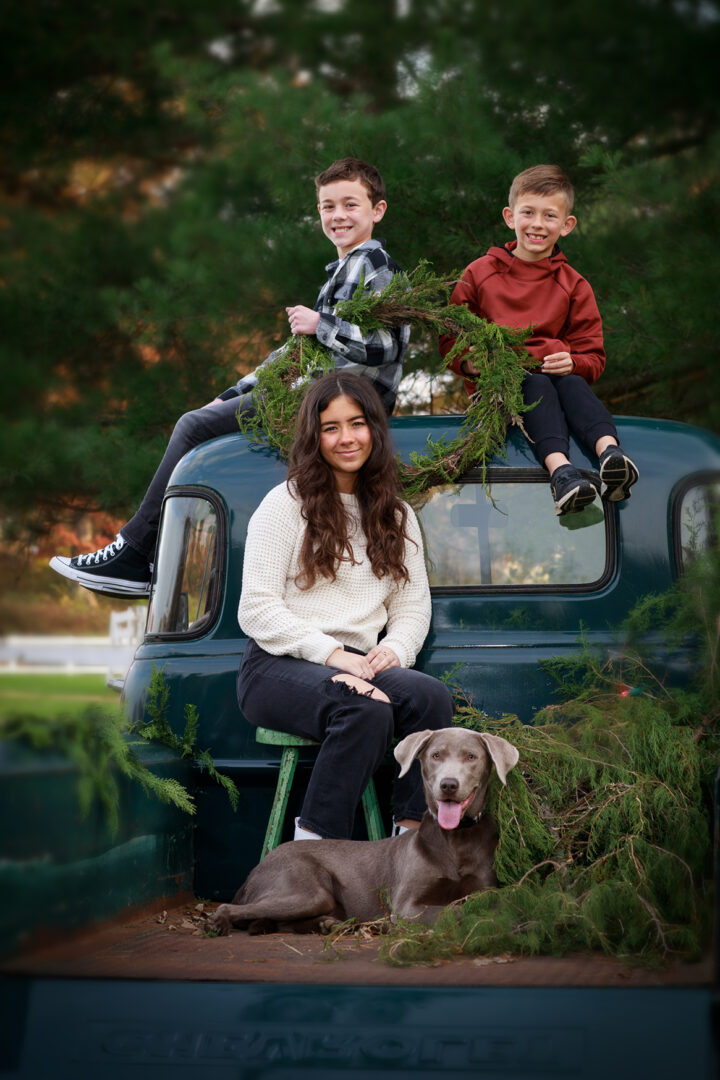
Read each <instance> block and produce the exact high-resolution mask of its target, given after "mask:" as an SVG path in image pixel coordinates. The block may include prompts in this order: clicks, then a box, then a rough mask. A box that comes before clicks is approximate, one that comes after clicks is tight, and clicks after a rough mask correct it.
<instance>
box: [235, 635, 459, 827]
mask: <svg viewBox="0 0 720 1080" xmlns="http://www.w3.org/2000/svg"><path fill="white" fill-rule="evenodd" d="M340 674H342V673H341V672H340V671H338V669H337V668H332V667H326V666H325V665H323V664H313V663H310V661H308V660H297V659H295V658H294V657H291V656H271V655H270V653H267V652H265V650H264V649H261V648H260V646H259V645H258V644H257V643H256V642H254V641H252V640H251V641H249V642H248V644H247V647H246V649H245V654H244V656H243V660H242V663H241V665H240V671H239V673H238V701H239V703H240V708H241V709H242V711H243V713H244V714H245V717H246V718H247V720H249V721H250V723H251V724H256V725H258V726H262V727H269V728H274V729H275V730H277V731H287V732H290V733H292V734H293V735H303V736H305V738H307V739H314V740H315V741H316V742H319V743H320V744H321V745H320V749H319V751H318V755H317V759H316V761H315V765H314V766H313V770H312V773H311V776H310V781H309V783H308V788H307V792H306V794H305V799H304V802H303V805H302V810H301V812H300V824H301V825H302V827H303V828H305V829H309V830H310V831H311V832H315V833H318V835H319V836H323V837H332V838H335V839H345V838H349V837H350V836H351V834H352V827H353V820H354V817H355V810H356V808H357V806H358V804H359V802H360V799H361V798H362V794H363V792H364V790H365V788H366V786H367V783H368V780H369V779H370V777H371V776H372V775H373V773H374V772H375V770H376V769H377V768H378V766H379V765H380V763H381V761H382V760H383V758H384V757H385V754H386V753H387V751H388V749H389V747H390V745H391V743H392V741H393V738H395V737H397V738H398V739H402V738H404V737H405V736H406V735H410V734H411V732H414V731H424V730H425V729H427V728H429V729H432V730H433V731H434V730H437V729H439V728H444V727H450V725H451V724H452V713H453V705H452V698H451V696H450V692H449V691H448V689H447V687H446V686H445V685H444V683H441V682H440V681H439V680H438V679H434V678H432V677H431V676H430V675H425V674H423V672H421V671H415V670H414V669H413V668H397V667H393V668H388V670H387V671H382V672H380V674H379V675H376V676H375V678H374V679H373V680H372V682H373V685H374V686H377V687H378V689H379V690H382V691H383V693H385V694H386V695H387V697H388V698H389V699H390V703H389V704H388V703H387V702H384V701H378V700H377V699H374V698H368V697H364V696H363V695H362V694H355V693H353V692H352V691H351V690H350V688H349V687H348V685H347V684H346V683H343V682H341V681H338V680H335V679H334V676H336V675H340ZM393 804H394V812H395V818H396V820H400V819H402V818H406V817H408V818H413V819H414V820H417V821H419V820H420V818H421V817H422V816H423V814H424V812H425V810H426V805H425V796H424V795H423V790H422V778H421V775H420V766H419V763H418V762H417V761H415V762H414V763H413V765H412V767H411V768H410V770H409V771H408V772H407V773H406V774H405V776H403V777H402V779H398V778H396V780H395V783H394V785H393Z"/></svg>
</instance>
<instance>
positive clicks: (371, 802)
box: [255, 727, 385, 860]
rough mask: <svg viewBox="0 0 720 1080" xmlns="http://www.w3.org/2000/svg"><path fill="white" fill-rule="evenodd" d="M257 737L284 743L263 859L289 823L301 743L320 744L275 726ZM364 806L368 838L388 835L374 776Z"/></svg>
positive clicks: (273, 743)
mask: <svg viewBox="0 0 720 1080" xmlns="http://www.w3.org/2000/svg"><path fill="white" fill-rule="evenodd" d="M255 738H256V740H257V742H259V743H262V744H264V745H270V746H281V747H282V748H283V751H282V757H281V759H280V770H279V772H278V779H277V786H276V788H275V798H274V799H273V804H272V807H271V808H270V817H269V819H268V824H267V830H266V832H265V839H264V841H263V846H262V851H261V852H260V859H261V860H262V859H264V858H265V856H266V855H267V854H268V852H269V851H273V850H274V849H275V848H276V847H277V846H278V844H279V843H280V837H281V836H282V829H283V825H284V823H285V813H286V811H287V805H288V799H289V798H290V788H291V787H292V782H293V778H294V776H295V769H296V767H297V763H298V757H299V748H300V747H301V746H317V745H318V743H316V742H315V741H314V740H313V739H304V738H303V737H302V735H291V734H290V733H289V732H285V731H273V729H272V728H264V727H259V728H257V730H256V734H255ZM362 806H363V812H364V814H365V825H366V827H367V832H368V839H369V840H382V839H383V838H384V837H385V828H384V826H383V821H382V817H381V815H380V806H379V804H378V799H377V794H376V792H375V784H374V782H373V778H372V777H370V780H369V781H368V785H367V787H366V788H365V791H364V792H363V797H362Z"/></svg>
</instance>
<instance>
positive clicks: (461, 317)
mask: <svg viewBox="0 0 720 1080" xmlns="http://www.w3.org/2000/svg"><path fill="white" fill-rule="evenodd" d="M455 280H456V279H455V278H453V277H451V278H449V279H448V278H442V277H438V276H437V275H435V274H433V272H432V270H431V268H430V267H429V265H428V264H427V263H425V262H422V263H420V264H419V266H417V267H416V269H415V270H414V271H413V272H412V273H411V274H410V275H409V276H407V277H406V276H405V275H403V274H395V275H394V276H393V279H392V281H391V282H390V284H389V285H387V286H386V288H385V289H383V290H382V292H380V293H372V292H369V291H366V290H364V289H363V288H362V283H361V284H360V286H359V287H358V289H357V290H356V291H355V293H354V294H353V296H352V297H351V298H350V299H349V300H345V301H343V302H342V303H341V304H339V305H338V309H337V313H338V315H339V316H340V318H342V319H344V320H346V321H348V322H352V323H355V324H356V325H357V326H359V327H360V328H361V329H362V330H363V332H365V333H368V332H370V331H372V330H375V329H378V328H382V327H392V326H398V325H401V324H402V323H409V324H410V325H411V326H412V327H414V328H419V329H420V330H423V331H426V330H430V331H431V332H432V333H433V334H434V335H436V336H438V335H441V334H446V335H448V336H451V337H454V338H455V341H454V344H453V346H452V348H451V350H450V352H449V353H448V354H447V356H446V358H445V360H446V363H447V364H450V363H451V362H452V360H453V359H454V358H455V357H456V356H460V355H463V354H466V355H467V359H468V360H469V361H470V362H471V363H472V364H473V365H474V366H475V368H476V369H477V370H478V375H477V376H475V383H476V386H477V390H476V392H475V394H474V395H473V398H472V400H471V402H470V406H469V408H468V410H467V413H466V415H465V420H464V422H463V425H462V427H461V429H460V432H459V433H458V435H457V437H456V438H455V439H453V440H452V442H447V441H445V440H438V441H436V442H435V441H433V440H432V439H428V443H427V450H426V452H425V453H424V454H418V453H413V454H412V457H411V461H410V463H409V464H405V463H403V462H400V466H399V467H400V477H401V482H402V486H403V492H404V494H405V497H406V498H407V499H408V500H409V501H410V502H417V500H418V499H419V498H421V497H422V494H423V493H424V492H425V491H427V489H428V488H429V487H432V486H434V485H436V484H444V483H448V482H450V481H452V480H455V479H457V477H458V476H460V475H461V474H462V473H463V472H465V471H466V470H467V469H468V468H470V467H475V468H479V469H480V470H481V472H482V475H483V479H484V475H485V470H486V468H487V464H488V462H489V461H490V459H491V458H493V457H501V458H505V457H506V456H507V452H506V439H507V429H508V425H510V424H517V425H518V426H519V427H521V428H522V427H523V424H522V414H523V412H525V411H527V406H526V405H525V404H524V402H523V399H522V389H521V387H522V380H523V376H524V375H525V373H526V371H527V370H528V369H529V368H531V367H535V366H537V361H536V360H535V359H534V358H533V357H531V356H530V354H529V353H527V352H526V351H525V350H524V349H523V348H522V344H523V342H524V340H525V338H526V337H527V334H528V331H527V330H510V329H508V328H507V327H503V326H497V325H496V324H495V323H492V322H488V321H487V320H486V319H481V318H479V317H478V316H477V315H474V314H473V313H472V312H471V311H469V310H468V309H467V308H466V307H463V306H459V305H456V304H450V303H449V293H450V291H451V289H452V287H453V285H454V284H455ZM333 366H334V365H333V361H332V355H331V353H330V351H329V350H328V349H326V348H324V347H323V346H320V345H318V344H317V342H315V341H314V340H312V339H309V338H307V337H305V336H303V335H298V336H297V337H294V338H291V339H290V341H289V342H287V343H286V345H285V347H284V352H283V354H282V355H281V356H280V357H278V358H277V359H276V360H274V361H273V362H272V363H271V364H266V365H263V367H262V368H261V369H260V372H259V373H258V387H257V393H256V395H255V396H256V399H258V400H259V406H258V410H257V413H256V415H255V416H254V417H252V418H250V419H247V418H245V417H244V416H242V415H239V416H238V421H239V423H240V427H241V429H242V430H243V431H244V433H245V434H246V435H247V436H248V438H250V439H253V440H254V441H256V442H262V443H267V444H268V445H270V446H273V447H274V448H275V449H276V450H278V451H279V452H280V454H281V455H282V456H283V457H287V454H288V452H289V449H290V444H291V442H292V435H293V426H294V420H295V417H296V415H297V410H298V408H299V406H300V401H301V400H302V383H303V380H307V378H308V377H309V376H310V375H312V374H317V372H318V371H331V370H332V369H333ZM298 384H300V385H298ZM523 430H524V429H523Z"/></svg>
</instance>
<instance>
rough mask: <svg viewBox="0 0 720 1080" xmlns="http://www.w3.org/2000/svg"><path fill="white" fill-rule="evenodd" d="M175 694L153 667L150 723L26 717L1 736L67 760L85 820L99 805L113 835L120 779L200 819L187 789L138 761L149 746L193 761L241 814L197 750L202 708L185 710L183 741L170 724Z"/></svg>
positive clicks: (98, 716)
mask: <svg viewBox="0 0 720 1080" xmlns="http://www.w3.org/2000/svg"><path fill="white" fill-rule="evenodd" d="M169 693H170V690H169V687H168V685H167V683H166V682H165V679H164V678H163V674H162V671H158V670H157V669H156V667H155V665H154V664H153V674H152V679H151V683H150V687H149V688H148V695H147V701H146V703H145V716H146V717H147V719H145V718H143V720H141V721H138V722H136V723H134V724H131V725H129V726H128V724H127V720H126V718H125V716H124V714H123V713H122V711H121V710H120V709H116V710H112V709H110V710H108V709H100V708H97V707H93V708H89V709H85V710H84V711H83V712H82V713H80V714H78V715H76V716H71V715H67V716H63V715H61V716H57V717H50V718H48V717H39V716H32V715H26V714H22V715H18V716H11V717H8V719H7V720H5V721H4V722H3V725H2V730H1V732H0V735H1V737H2V738H3V739H7V740H20V741H22V742H26V743H29V744H30V746H32V747H34V748H35V749H36V750H52V751H55V752H56V753H60V754H63V755H65V756H67V758H68V759H69V760H70V761H71V762H72V764H73V765H74V766H75V768H76V770H77V774H78V778H77V785H76V790H77V797H78V803H79V807H80V812H81V815H82V816H83V817H85V816H87V814H88V813H89V811H90V809H91V807H92V805H93V803H94V802H95V801H96V800H97V802H98V803H99V804H100V806H101V807H102V808H103V810H104V812H105V815H106V818H107V822H108V827H109V829H110V831H111V832H112V833H113V834H116V833H117V831H118V828H119V824H120V822H119V816H118V814H119V803H120V789H119V786H118V780H117V778H118V775H122V776H125V777H127V778H128V779H129V780H131V781H133V783H137V784H139V785H140V787H141V788H142V789H143V791H145V792H146V793H147V794H148V795H150V796H153V797H154V798H156V799H159V800H160V801H161V802H163V803H169V804H172V805H174V806H177V807H178V809H180V810H182V811H184V812H185V813H187V814H194V813H195V802H194V800H193V798H192V796H191V795H190V793H189V792H188V790H187V788H185V787H184V785H183V784H181V783H180V781H179V780H174V779H173V778H172V777H162V776H157V775H156V774H155V773H154V772H153V771H152V770H151V769H149V768H148V767H147V766H146V765H145V764H144V763H143V762H142V760H141V759H140V757H139V756H138V753H137V748H138V747H140V746H143V745H145V744H146V743H148V742H155V743H161V744H162V745H164V746H167V747H168V748H169V749H170V750H172V751H173V752H174V753H175V754H177V756H178V757H180V758H190V759H192V760H193V762H194V764H195V765H196V766H197V767H199V768H200V769H201V770H205V771H207V772H208V773H209V774H210V776H211V777H212V778H213V779H214V780H215V781H216V782H217V783H218V784H221V785H222V787H223V788H224V789H225V791H226V793H227V796H228V798H229V799H230V803H231V805H232V807H233V810H236V809H237V805H238V799H239V795H238V790H237V787H236V786H235V784H234V782H233V780H232V779H231V778H230V777H229V776H224V775H223V774H222V773H219V772H218V770H217V769H216V767H215V763H214V761H213V759H212V756H211V754H210V752H209V751H208V750H200V749H199V748H198V747H197V744H196V740H197V728H198V719H199V716H198V711H197V707H196V706H195V705H186V706H185V713H184V718H185V728H184V730H183V733H182V735H176V734H175V733H174V732H173V730H172V728H171V727H170V725H169V723H168V721H167V707H168V700H169Z"/></svg>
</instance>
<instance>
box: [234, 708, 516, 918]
mask: <svg viewBox="0 0 720 1080" xmlns="http://www.w3.org/2000/svg"><path fill="white" fill-rule="evenodd" d="M518 756H519V755H518V751H517V750H516V748H515V747H514V746H512V745H511V744H510V743H509V742H507V740H506V739H502V738H500V737H499V736H497V735H487V734H481V733H480V732H477V731H468V730H467V729H466V728H444V729H442V730H441V731H419V732H416V733H415V734H413V735H408V736H407V738H405V739H403V740H402V742H400V743H398V745H397V747H396V748H395V757H396V759H397V761H398V762H399V764H400V775H401V776H404V775H405V773H406V772H407V771H408V769H409V768H410V766H411V765H412V763H413V761H414V760H415V758H419V760H420V767H421V769H422V777H423V785H424V789H425V798H426V800H427V805H428V812H426V814H425V816H424V817H423V819H422V822H421V823H420V828H419V829H411V830H408V832H406V833H403V835H402V836H397V837H391V838H390V839H387V840H375V841H372V842H371V841H369V840H299V841H294V842H291V843H288V844H281V845H280V846H279V847H277V848H275V850H274V851H271V852H270V853H269V854H268V855H267V857H266V858H265V859H263V861H262V862H261V863H259V865H258V866H256V867H255V868H254V870H252V871H251V873H250V874H249V876H248V878H247V880H246V882H245V884H244V885H243V886H242V887H241V888H240V889H239V890H238V892H237V894H236V896H235V898H234V900H233V902H232V904H221V905H220V907H218V909H217V911H216V912H215V915H214V917H213V921H214V925H215V928H216V929H217V930H218V931H219V932H220V933H223V934H226V933H228V931H229V930H230V929H231V928H232V927H237V928H239V929H248V930H249V931H250V933H260V932H267V931H270V930H275V929H278V930H295V931H299V932H303V931H310V930H319V931H320V932H321V933H329V932H330V931H331V930H332V928H333V927H334V926H335V925H337V923H338V922H343V921H344V920H346V919H350V918H355V919H358V920H359V921H360V922H369V921H371V920H373V919H376V918H379V917H381V916H383V915H387V914H388V913H393V914H396V915H407V916H421V917H422V918H423V920H424V921H425V920H426V921H431V920H432V919H434V918H435V917H437V914H438V913H439V911H440V910H441V909H442V908H443V907H445V905H447V904H450V903H452V901H453V900H459V899H460V898H461V897H463V896H467V895H468V893H472V892H477V891H478V890H479V889H486V888H488V887H491V886H493V885H496V884H497V879H496V877H495V870H494V868H493V857H494V853H495V848H496V845H497V828H496V825H495V822H494V820H493V819H492V818H491V817H490V815H488V814H483V807H484V805H485V796H486V793H487V788H488V783H489V781H490V775H491V772H492V768H493V766H494V767H495V769H496V770H497V774H498V776H499V777H500V780H501V781H502V783H503V784H504V783H505V782H506V778H507V774H508V773H509V772H510V770H511V769H512V768H513V767H514V766H515V765H516V764H517V760H518Z"/></svg>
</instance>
